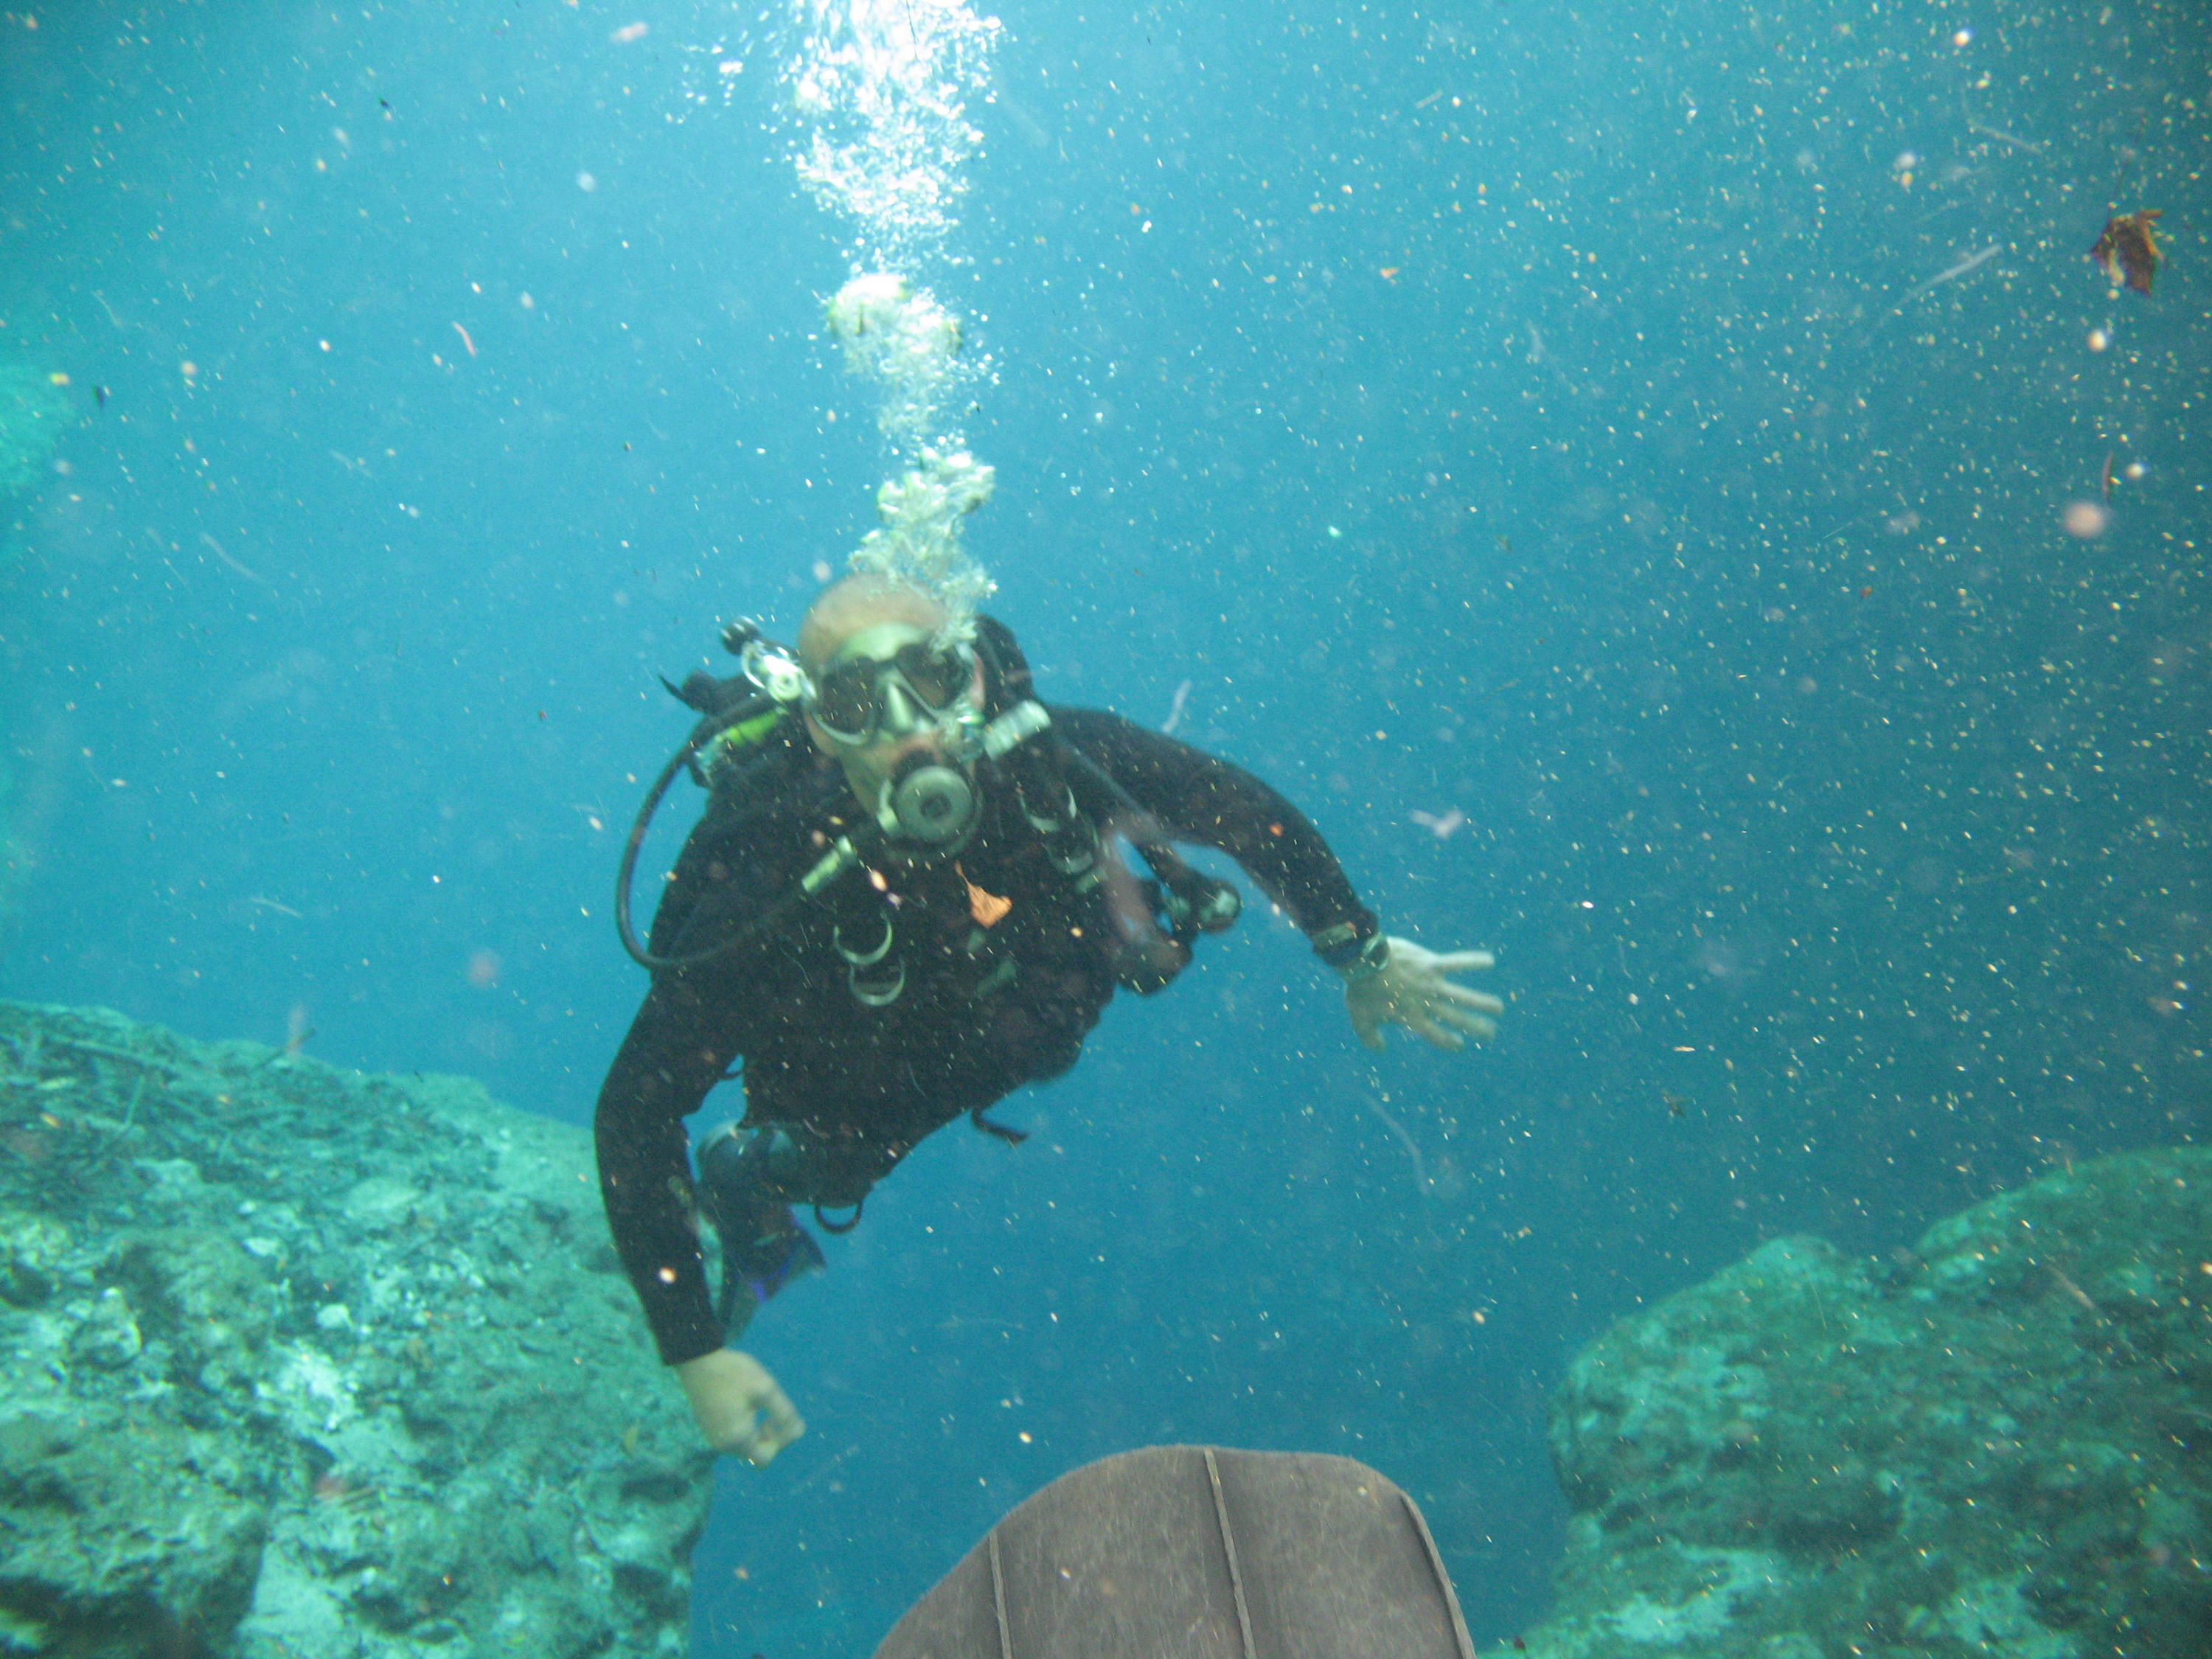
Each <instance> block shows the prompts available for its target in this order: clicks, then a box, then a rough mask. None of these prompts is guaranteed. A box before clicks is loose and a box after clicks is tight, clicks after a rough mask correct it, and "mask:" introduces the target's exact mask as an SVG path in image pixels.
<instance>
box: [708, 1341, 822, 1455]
mask: <svg viewBox="0 0 2212 1659" xmlns="http://www.w3.org/2000/svg"><path fill="white" fill-rule="evenodd" d="M676 1376H677V1378H678V1381H680V1382H681V1383H683V1384H684V1395H685V1397H686V1398H688V1399H689V1400H690V1401H691V1415H692V1416H693V1417H695V1418H696V1419H698V1421H699V1432H700V1433H701V1434H703V1435H704V1436H706V1437H707V1443H708V1445H710V1446H712V1447H713V1448H714V1449H715V1450H716V1451H718V1452H730V1453H732V1454H733V1455H736V1456H738V1457H742V1458H744V1460H745V1461H746V1462H749V1463H750V1464H751V1465H752V1466H753V1467H754V1468H757V1469H764V1468H767V1467H768V1466H769V1463H771V1462H774V1461H775V1455H776V1454H777V1453H778V1452H780V1451H781V1450H782V1449H784V1448H785V1447H786V1446H788V1445H789V1444H790V1443H792V1442H793V1441H794V1440H796V1439H798V1438H799V1436H800V1435H802V1434H805V1432H806V1419H805V1418H803V1417H801V1416H800V1415H799V1413H798V1412H797V1411H796V1410H795V1409H793V1406H792V1403H791V1401H790V1398H789V1397H788V1396H787V1395H785V1393H784V1391H783V1390H782V1389H781V1388H779V1387H777V1386H776V1381H775V1378H774V1377H772V1376H769V1374H768V1367H767V1366H765V1365H763V1364H761V1363H760V1361H759V1360H757V1359H756V1358H753V1357H752V1356H751V1355H750V1354H749V1353H742V1352H738V1350H737V1349H735V1348H717V1349H715V1350H714V1352H712V1353H702V1354H701V1355H700V1356H699V1357H698V1358H696V1359H687V1360H685V1361H684V1363H683V1364H680V1365H678V1367H677V1368H676Z"/></svg>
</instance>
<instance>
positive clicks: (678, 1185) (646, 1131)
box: [592, 974, 736, 1365]
mask: <svg viewBox="0 0 2212 1659" xmlns="http://www.w3.org/2000/svg"><path fill="white" fill-rule="evenodd" d="M692 979H693V976H692V975H685V974H665V975H661V976H660V977H659V979H658V980H657V981H655V983H654V985H653V989H652V991H651V992H650V993H648V994H647V996H646V999H645V1004H644V1006H642V1007H641V1008H640V1009H639V1010H638V1011H637V1018H635V1020H633V1021H631V1023H630V1028H629V1036H626V1037H625V1038H623V1046H622V1048H621V1051H620V1052H619V1053H617V1054H616V1055H615V1060H614V1064H613V1065H612V1066H611V1067H609V1068H608V1071H607V1079H606V1082H605V1084H604V1085H601V1087H600V1090H599V1109H598V1111H597V1112H596V1113H595V1114H594V1115H593V1118H592V1138H593V1140H594V1142H595V1144H596V1146H597V1147H598V1151H599V1195H600V1197H601V1199H602V1200H604V1201H605V1205H606V1210H607V1225H608V1226H609V1228H610V1229H611V1231H612V1232H613V1234H614V1242H615V1251H616V1254H617V1255H619V1256H620V1257H621V1258H622V1264H623V1271H624V1272H626V1273H628V1274H629V1281H630V1283H631V1284H632V1285H635V1287H636V1290H637V1297H638V1301H639V1303H640V1304H641V1305H642V1306H643V1308H644V1310H645V1322H646V1324H647V1326H648V1327H649V1328H651V1329H652V1332H653V1343H654V1345H655V1346H657V1347H658V1348H659V1351H660V1358H661V1363H662V1364H668V1365H677V1364H683V1363H684V1361H685V1360H688V1359H696V1358H698V1357H699V1356H700V1355H701V1354H703V1353H708V1352H712V1351H713V1350H714V1349H716V1348H719V1347H720V1346H722V1328H721V1325H720V1322H719V1321H717V1320H716V1319H715V1317H714V1301H713V1298H712V1297H710V1296H709V1295H708V1289H707V1271H706V1265H705V1261H704V1260H703V1258H702V1255H701V1254H700V1250H699V1235H698V1232H697V1230H696V1226H695V1225H694V1219H693V1218H694V1215H695V1208H694V1200H693V1196H692V1189H691V1149H690V1136H689V1135H688V1134H686V1133H684V1118H685V1117H687V1116H688V1115H690V1114H691V1113H693V1112H696V1110H698V1109H699V1105H700V1103H701V1102H702V1101H703V1100H705V1099H706V1097H707V1092H708V1090H710V1089H712V1088H713V1087H714V1085H715V1084H716V1083H718V1082H720V1080H721V1077H722V1073H723V1070H724V1068H725V1067H726V1066H728V1064H729V1062H730V1060H731V1058H732V1054H734V1053H735V1052H736V1044H735V1043H734V1042H731V1041H729V1040H728V1039H727V1038H726V1037H723V1038H720V1039H719V1040H718V1039H717V1037H716V1036H714V1034H713V1032H712V1025H713V1024H714V1022H712V1021H711V1020H710V1019H709V1018H708V1017H707V1010H706V1007H705V1003H704V1000H703V999H702V996H701V995H700V991H699V988H698V987H696V985H695V984H694V983H692V982H691V981H692Z"/></svg>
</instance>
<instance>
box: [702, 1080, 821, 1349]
mask: <svg viewBox="0 0 2212 1659" xmlns="http://www.w3.org/2000/svg"><path fill="white" fill-rule="evenodd" d="M803 1161H804V1160H803V1158H802V1157H801V1155H800V1152H799V1146H798V1145H797V1143H796V1142H794V1141H793V1139H792V1137H791V1136H790V1134H789V1133H787V1131H785V1130H784V1129H783V1128H781V1127H778V1126H777V1125H775V1124H758V1125H756V1126H754V1127H751V1128H746V1127H743V1126H742V1125H740V1124H737V1123H725V1124H723V1125H722V1126H721V1127H720V1128H718V1129H716V1130H715V1131H714V1133H711V1134H709V1135H708V1137H707V1139H705V1140H703V1141H702V1142H701V1143H700V1146H699V1200H700V1204H701V1206H702V1208H704V1209H705V1211H706V1212H707V1218H708V1220H709V1221H711V1222H712V1223H714V1235H715V1237H718V1238H719V1239H720V1240H721V1242H722V1278H721V1285H720V1290H719V1291H718V1292H717V1294H716V1296H715V1298H714V1313H715V1316H716V1317H717V1318H718V1319H720V1321H721V1322H722V1333H723V1337H724V1340H727V1341H730V1342H735V1341H736V1340H738V1337H739V1336H741V1335H743V1334H744V1328H745V1327H746V1326H747V1325H748V1324H749V1323H750V1322H751V1320H752V1316H753V1315H754V1313H755V1312H756V1311H757V1310H759V1308H760V1306H761V1304H763V1303H764V1302H766V1301H767V1300H768V1299H769V1297H772V1296H774V1295H775V1293H776V1292H777V1291H780V1290H781V1289H782V1288H783V1287H784V1286H785V1285H788V1284H789V1283H790V1282H791V1281H792V1280H793V1279H800V1278H804V1277H805V1275H806V1274H808V1273H819V1272H821V1270H822V1267H823V1261H822V1247H821V1246H820V1245H818V1244H817V1243H815V1242H814V1240H813V1238H812V1237H811V1236H810V1235H809V1234H808V1233H807V1231H805V1229H804V1228H803V1227H801V1226H800V1225H799V1223H798V1221H797V1220H796V1219H795V1218H793V1215H792V1213H791V1200H793V1199H794V1198H801V1197H803V1193H802V1191H801V1190H800V1184H801V1177H802V1165H803Z"/></svg>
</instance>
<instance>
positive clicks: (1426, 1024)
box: [1406, 1012, 1467, 1053]
mask: <svg viewBox="0 0 2212 1659" xmlns="http://www.w3.org/2000/svg"><path fill="white" fill-rule="evenodd" d="M1406 1024H1407V1025H1409V1026H1411V1027H1412V1028H1413V1032H1414V1034H1415V1035H1416V1036H1420V1037H1422V1038H1424V1039H1425V1040H1426V1041H1428V1042H1433V1043H1434V1044H1436V1046H1437V1048H1445V1049H1449V1050H1451V1051H1453V1052H1455V1053H1456V1052H1457V1051H1458V1050H1460V1049H1462V1048H1466V1047H1467V1039H1466V1038H1465V1037H1463V1036H1461V1035H1460V1034H1459V1033H1458V1032H1457V1031H1447V1030H1444V1028H1443V1026H1441V1025H1439V1024H1437V1023H1436V1021H1434V1020H1433V1019H1431V1018H1429V1017H1428V1016H1427V1015H1426V1014H1424V1013H1420V1012H1411V1013H1408V1014H1407V1016H1406Z"/></svg>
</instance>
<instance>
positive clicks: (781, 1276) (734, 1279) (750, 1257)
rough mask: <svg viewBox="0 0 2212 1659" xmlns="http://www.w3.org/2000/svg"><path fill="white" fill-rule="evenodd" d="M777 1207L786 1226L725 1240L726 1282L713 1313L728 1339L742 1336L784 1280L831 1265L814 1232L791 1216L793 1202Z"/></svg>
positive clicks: (735, 1234)
mask: <svg viewBox="0 0 2212 1659" xmlns="http://www.w3.org/2000/svg"><path fill="white" fill-rule="evenodd" d="M777 1208H778V1210H780V1211H781V1216H780V1219H781V1224H782V1225H781V1226H773V1227H769V1228H764V1229H757V1230H754V1231H753V1236H752V1237H744V1236H743V1235H742V1234H737V1233H735V1231H734V1230H733V1233H732V1236H729V1237H724V1239H723V1240H722V1286H721V1291H720V1293H719V1294H718V1295H717V1296H716V1297H715V1298H714V1316H715V1317H716V1318H717V1319H719V1320H720V1321H721V1322H722V1334H723V1337H724V1339H725V1340H727V1341H731V1342H734V1341H736V1340H738V1337H739V1336H741V1335H743V1334H744V1328H745V1327H746V1326H747V1325H749V1324H750V1323H751V1322H752V1317H753V1315H754V1314H756V1313H757V1312H758V1311H759V1310H761V1308H762V1307H763V1305H764V1304H766V1303H767V1301H768V1299H769V1297H772V1296H774V1295H775V1293H776V1292H777V1291H781V1289H783V1287H784V1286H785V1285H788V1284H790V1283H791V1282H792V1280H793V1279H804V1278H805V1277H806V1275H807V1274H809V1273H820V1272H821V1271H822V1270H823V1268H824V1267H827V1266H828V1265H829V1264H828V1263H827V1262H826V1261H823V1256H822V1247H821V1246H820V1245H819V1244H817V1243H815V1242H814V1235H813V1234H811V1233H810V1232H808V1231H806V1230H805V1228H804V1227H802V1226H800V1225H799V1223H798V1222H797V1221H796V1220H794V1219H793V1218H792V1213H791V1211H790V1210H789V1208H788V1207H786V1206H777Z"/></svg>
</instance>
